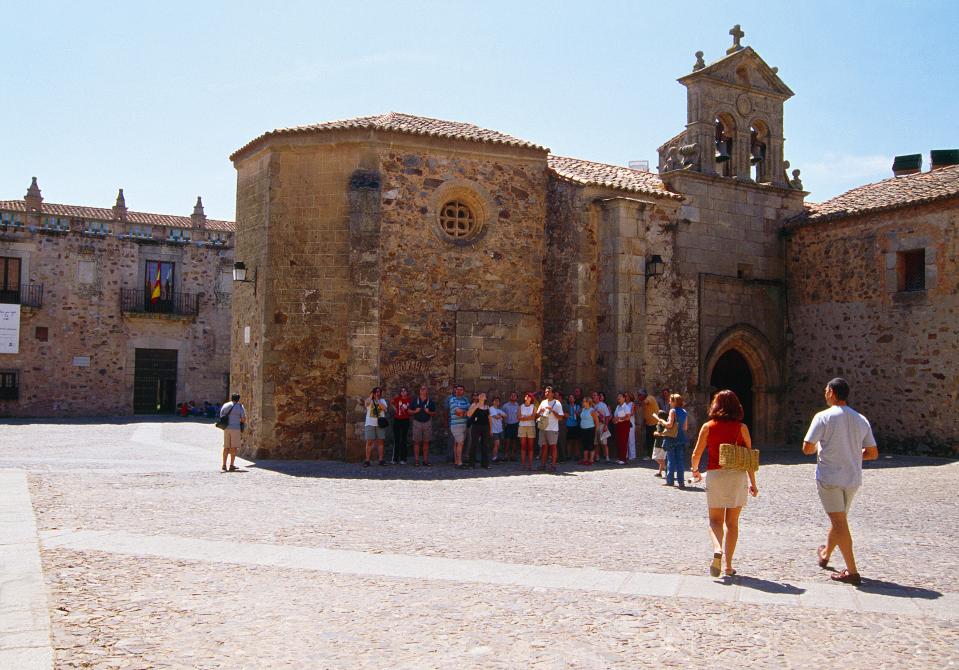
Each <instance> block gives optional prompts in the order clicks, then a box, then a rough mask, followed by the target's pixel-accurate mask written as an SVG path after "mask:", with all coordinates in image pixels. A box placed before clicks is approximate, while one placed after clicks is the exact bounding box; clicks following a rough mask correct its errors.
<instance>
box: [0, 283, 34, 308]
mask: <svg viewBox="0 0 959 670" xmlns="http://www.w3.org/2000/svg"><path fill="white" fill-rule="evenodd" d="M0 303H2V304H5V305H22V306H24V307H40V306H41V305H43V284H21V285H20V288H18V289H11V290H0Z"/></svg>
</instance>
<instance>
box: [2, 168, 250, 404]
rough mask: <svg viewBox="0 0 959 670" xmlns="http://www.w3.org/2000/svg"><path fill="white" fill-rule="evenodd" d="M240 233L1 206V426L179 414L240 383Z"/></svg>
mask: <svg viewBox="0 0 959 670" xmlns="http://www.w3.org/2000/svg"><path fill="white" fill-rule="evenodd" d="M233 227H234V226H233V223H232V222H230V221H215V220H212V219H208V218H207V217H206V216H205V214H204V212H203V205H202V202H201V201H200V199H199V198H197V202H196V206H195V208H194V210H193V214H192V215H191V216H172V215H167V214H150V213H145V212H136V211H132V210H128V209H127V207H126V202H125V199H124V195H123V190H122V189H121V190H120V192H119V194H118V195H117V199H116V204H115V205H114V206H113V207H112V208H102V207H87V206H79V205H63V204H56V203H49V202H45V201H44V199H43V196H42V194H41V192H40V188H39V186H38V184H37V180H36V178H34V180H33V183H32V184H31V185H30V188H29V189H28V191H27V193H26V196H25V197H24V198H23V199H22V200H4V201H0V416H97V415H101V416H102V415H124V414H131V413H134V412H136V413H162V412H172V411H173V409H174V406H175V405H176V404H177V403H180V402H185V401H189V400H194V401H196V402H197V403H202V402H203V401H205V400H208V401H210V402H222V401H223V399H224V397H225V395H226V393H227V388H228V383H229V352H230V339H229V338H230V296H231V292H232V284H233V282H232V279H231V273H232V269H233V267H232V266H233Z"/></svg>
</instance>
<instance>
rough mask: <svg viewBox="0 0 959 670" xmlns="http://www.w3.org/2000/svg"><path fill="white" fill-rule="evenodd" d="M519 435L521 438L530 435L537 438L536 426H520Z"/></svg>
mask: <svg viewBox="0 0 959 670" xmlns="http://www.w3.org/2000/svg"><path fill="white" fill-rule="evenodd" d="M519 436H520V438H524V437H528V438H529V439H531V440H533V439H536V426H520V427H519Z"/></svg>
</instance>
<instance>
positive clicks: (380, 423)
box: [372, 403, 390, 428]
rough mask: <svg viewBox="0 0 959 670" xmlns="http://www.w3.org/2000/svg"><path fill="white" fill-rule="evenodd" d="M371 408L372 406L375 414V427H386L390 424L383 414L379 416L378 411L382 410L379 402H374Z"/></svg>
mask: <svg viewBox="0 0 959 670" xmlns="http://www.w3.org/2000/svg"><path fill="white" fill-rule="evenodd" d="M372 408H373V413H374V414H375V415H376V425H377V427H378V428H386V427H388V426H389V425H390V420H389V419H387V418H386V417H385V416H380V412H382V411H383V410H382V409H381V408H380V404H379V403H375V404H373V405H372Z"/></svg>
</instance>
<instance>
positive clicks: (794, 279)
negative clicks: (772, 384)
mask: <svg viewBox="0 0 959 670" xmlns="http://www.w3.org/2000/svg"><path fill="white" fill-rule="evenodd" d="M957 226H959V201H957V200H951V201H947V202H945V203H939V204H929V205H923V206H915V207H909V208H900V209H896V210H893V211H889V212H881V213H875V214H869V215H863V216H858V217H849V218H846V219H841V220H834V221H831V222H828V223H821V224H817V223H808V224H806V225H803V226H800V227H797V228H794V229H792V230H791V232H792V235H791V237H790V238H789V240H788V252H787V259H788V274H789V287H790V291H789V323H790V326H791V328H792V330H793V332H794V333H795V345H794V346H793V348H792V350H791V352H790V357H789V361H790V368H791V379H790V397H789V400H790V403H789V412H788V416H789V417H790V418H789V421H788V431H789V435H790V438H791V440H792V441H798V440H800V439H801V438H802V435H803V433H804V432H805V429H806V428H807V426H808V423H809V419H810V418H811V417H812V414H813V413H815V412H817V411H819V410H821V409H823V407H824V406H823V400H822V394H823V387H824V386H825V384H826V382H827V381H829V379H831V378H833V377H836V376H842V377H845V378H846V379H848V380H849V383H850V386H851V387H852V395H851V397H850V405H851V406H853V407H855V408H856V409H857V410H859V411H861V412H862V413H864V414H865V415H866V416H867V417H868V418H869V420H870V421H871V422H872V425H873V430H874V432H875V435H876V439H877V440H878V441H879V447H880V450H881V449H882V448H883V445H885V444H891V445H895V444H896V443H909V445H910V448H919V449H920V450H921V449H923V448H926V449H929V450H933V449H935V450H937V451H942V452H945V453H948V452H949V451H950V450H951V449H954V448H955V447H956V446H957V445H959V417H957V414H956V412H955V408H956V407H957V406H959V374H957V361H959V297H957V296H959V272H957V271H959V267H957V259H959V235H957V233H956V231H957V229H959V228H957ZM912 249H925V262H926V266H925V290H921V291H901V290H899V289H900V286H899V277H898V274H897V261H898V257H897V255H898V253H899V252H902V251H909V250H912Z"/></svg>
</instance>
